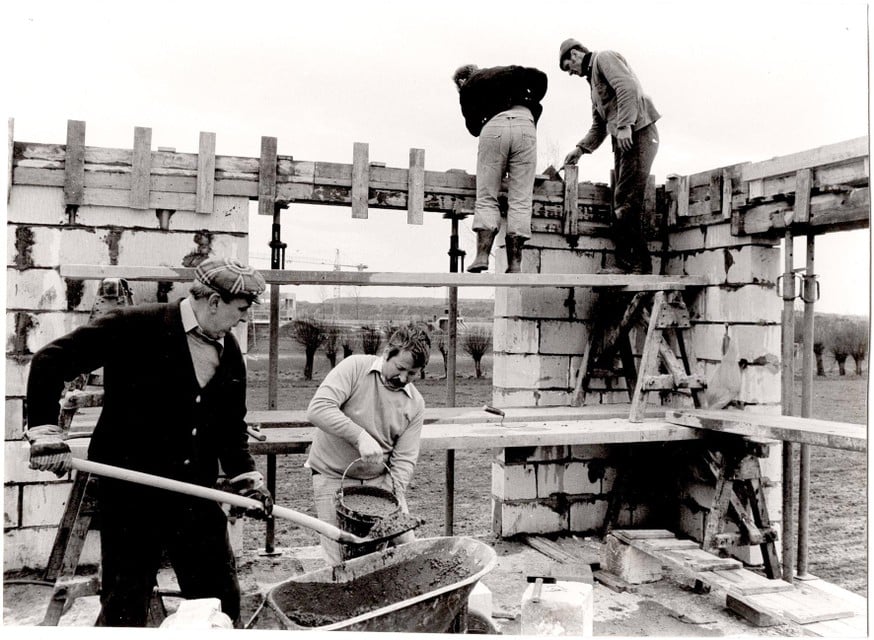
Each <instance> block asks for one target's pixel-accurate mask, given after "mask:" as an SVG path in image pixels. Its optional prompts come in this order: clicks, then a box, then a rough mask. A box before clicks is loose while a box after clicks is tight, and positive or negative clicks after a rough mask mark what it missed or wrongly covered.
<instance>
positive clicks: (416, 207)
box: [407, 149, 425, 224]
mask: <svg viewBox="0 0 874 640" xmlns="http://www.w3.org/2000/svg"><path fill="white" fill-rule="evenodd" d="M424 212H425V150H424V149H410V172H409V186H408V187H407V224H423V223H424V222H425V219H424Z"/></svg>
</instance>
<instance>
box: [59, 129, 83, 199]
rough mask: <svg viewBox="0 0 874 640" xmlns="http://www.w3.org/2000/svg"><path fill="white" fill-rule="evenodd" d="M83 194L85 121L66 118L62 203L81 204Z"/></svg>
mask: <svg viewBox="0 0 874 640" xmlns="http://www.w3.org/2000/svg"><path fill="white" fill-rule="evenodd" d="M84 195H85V122H84V121H82V120H67V147H66V149H65V152H64V204H67V205H81V204H82V202H83V197H84Z"/></svg>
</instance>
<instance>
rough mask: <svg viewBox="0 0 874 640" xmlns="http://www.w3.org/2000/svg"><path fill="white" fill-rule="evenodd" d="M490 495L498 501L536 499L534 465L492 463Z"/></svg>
mask: <svg viewBox="0 0 874 640" xmlns="http://www.w3.org/2000/svg"><path fill="white" fill-rule="evenodd" d="M492 495H493V496H494V497H495V498H498V499H500V500H531V499H534V498H536V497H537V476H536V466H535V465H527V464H526V465H507V466H505V465H501V464H498V463H494V462H493V463H492Z"/></svg>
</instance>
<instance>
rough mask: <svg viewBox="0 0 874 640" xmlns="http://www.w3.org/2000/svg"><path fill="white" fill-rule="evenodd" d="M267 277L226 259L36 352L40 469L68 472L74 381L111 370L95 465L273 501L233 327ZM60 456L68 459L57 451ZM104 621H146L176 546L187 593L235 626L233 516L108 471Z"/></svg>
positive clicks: (31, 424)
mask: <svg viewBox="0 0 874 640" xmlns="http://www.w3.org/2000/svg"><path fill="white" fill-rule="evenodd" d="M264 289H265V284H264V279H263V278H262V277H261V275H260V274H259V273H258V272H257V271H255V270H254V269H252V268H251V267H248V266H246V265H243V264H240V263H239V262H237V261H235V260H231V259H225V258H210V259H207V260H205V261H204V262H202V263H201V264H200V265H199V266H198V267H197V268H196V269H195V279H194V282H193V283H192V285H191V287H190V290H189V294H188V296H187V297H185V298H184V299H182V300H179V301H177V302H174V303H169V304H162V303H154V304H142V305H137V306H132V307H119V308H116V309H113V310H111V311H109V312H107V313H105V314H104V315H101V316H99V317H96V318H94V319H93V320H92V321H91V322H89V323H88V324H86V325H84V326H81V327H79V328H78V329H76V330H74V331H73V332H71V333H69V334H67V335H65V336H62V337H60V338H58V339H56V340H54V341H53V342H51V343H49V344H47V345H46V346H45V347H43V348H42V349H40V350H39V351H38V352H37V353H36V354H35V355H34V357H33V360H32V361H31V365H30V373H29V377H28V382H27V422H28V429H27V432H26V433H25V437H26V438H27V440H28V441H29V442H30V465H31V468H34V469H41V470H46V471H53V472H54V473H56V474H57V475H58V476H59V477H60V476H62V475H64V474H65V473H67V472H68V471H69V470H70V457H69V452H70V450H69V447H68V446H67V444H66V443H65V442H64V438H63V436H64V434H63V431H62V430H61V429H59V428H58V426H57V425H58V417H59V416H58V414H59V399H60V397H61V394H62V392H63V390H64V381H65V380H73V379H74V378H75V377H76V376H77V375H78V374H81V373H86V372H90V371H93V370H95V369H98V368H100V367H103V379H104V397H103V409H102V411H101V414H100V418H99V419H98V421H97V425H96V427H95V429H94V433H93V435H92V436H91V442H90V445H89V448H88V458H89V459H90V460H93V461H96V462H101V463H104V464H109V465H113V466H117V467H122V468H125V469H132V470H134V471H140V472H144V473H149V474H154V475H158V476H163V477H166V478H171V479H173V480H180V481H183V482H188V483H193V484H196V485H201V486H204V487H212V486H214V485H215V484H216V482H217V480H218V476H219V467H221V471H222V472H223V474H224V475H225V476H226V477H227V478H230V480H229V481H227V485H228V486H229V487H230V488H231V490H234V491H236V492H238V493H240V494H242V495H245V496H248V497H251V498H255V499H257V500H259V501H260V502H261V503H262V504H263V510H259V511H258V512H257V513H256V512H254V510H253V512H252V513H250V514H249V515H255V516H256V517H257V516H259V515H260V516H261V517H266V516H267V515H269V513H270V509H271V507H272V499H271V497H270V494H269V492H267V490H266V489H265V488H264V482H263V479H262V478H261V474H260V473H259V472H258V471H256V470H255V463H254V461H253V459H252V456H251V455H250V454H249V450H248V443H247V433H246V422H245V420H244V418H245V415H246V368H245V364H244V362H243V356H242V354H241V351H240V346H239V344H238V343H237V340H236V339H235V337H234V336H233V334H232V333H231V329H232V328H233V327H234V326H236V325H237V324H239V323H240V322H245V320H246V316H247V314H248V311H249V307H250V305H251V304H253V303H258V302H259V300H258V296H259V295H260V294H261V293H262V292H263V291H264ZM59 454H60V455H59ZM96 499H97V509H98V517H99V522H100V546H101V564H102V567H101V569H102V584H101V595H100V599H101V605H102V607H101V612H100V616H99V618H98V620H97V624H98V625H100V626H102V625H106V626H123V627H141V626H145V624H146V621H147V616H148V607H149V599H150V596H151V593H152V590H153V588H154V586H155V584H156V582H155V580H156V576H157V573H158V569H159V568H160V566H161V563H162V560H163V554H166V556H167V558H168V559H169V561H170V563H171V564H172V566H173V569H174V571H175V572H176V577H177V579H178V581H179V587H180V590H181V592H182V596H183V597H185V598H188V599H191V598H219V599H220V600H221V605H222V611H223V612H224V613H225V614H227V615H228V616H229V617H230V618H231V619H232V620H234V621H235V623H236V624H237V625H239V615H240V587H239V583H238V581H237V572H236V562H235V559H234V555H233V551H232V549H231V546H230V543H229V539H228V533H227V518H226V515H225V512H224V511H223V510H222V508H221V507H220V505H219V504H218V503H216V502H212V501H208V500H204V499H202V498H196V497H191V496H187V495H182V494H179V493H175V492H170V491H165V490H161V489H156V488H152V487H147V486H144V485H139V484H133V483H129V482H124V481H120V480H114V479H110V478H100V480H99V483H98V484H97V490H96Z"/></svg>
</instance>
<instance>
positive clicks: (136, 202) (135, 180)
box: [130, 127, 152, 209]
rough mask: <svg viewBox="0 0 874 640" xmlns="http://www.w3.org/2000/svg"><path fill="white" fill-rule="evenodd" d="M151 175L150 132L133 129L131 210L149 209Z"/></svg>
mask: <svg viewBox="0 0 874 640" xmlns="http://www.w3.org/2000/svg"><path fill="white" fill-rule="evenodd" d="M151 175H152V130H151V129H149V128H147V127H135V128H134V148H133V157H132V158H131V185H130V207H131V209H148V208H149V191H150V190H151V184H150V179H151Z"/></svg>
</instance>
